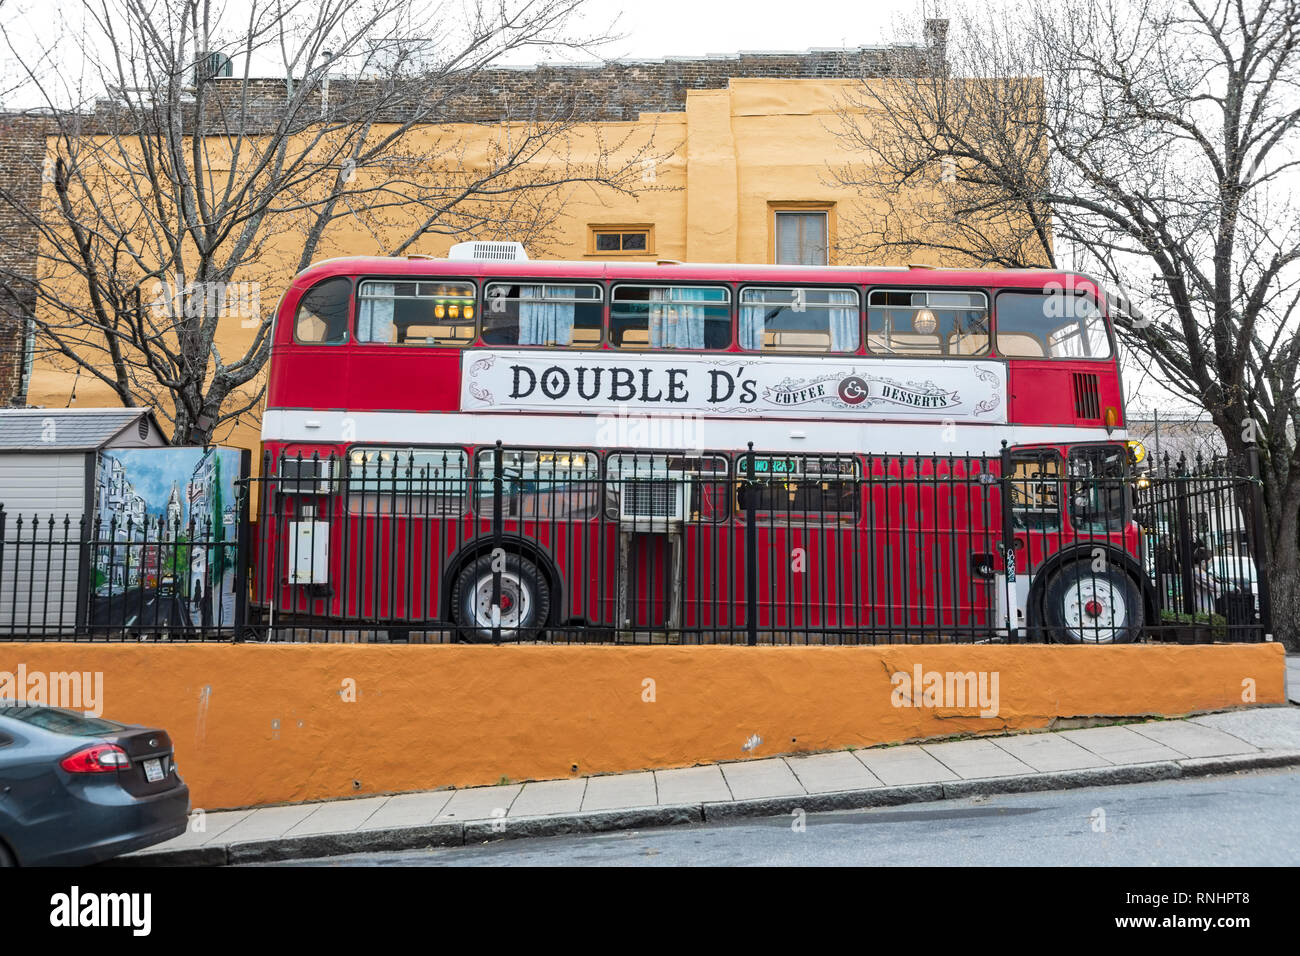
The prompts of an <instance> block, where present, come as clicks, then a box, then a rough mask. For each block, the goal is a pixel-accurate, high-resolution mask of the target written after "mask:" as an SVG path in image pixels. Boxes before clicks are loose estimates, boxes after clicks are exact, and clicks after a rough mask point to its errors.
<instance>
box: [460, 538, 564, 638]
mask: <svg viewBox="0 0 1300 956" xmlns="http://www.w3.org/2000/svg"><path fill="white" fill-rule="evenodd" d="M491 589H492V555H490V554H485V555H482V556H480V557H478V558H476V559H475V560H473V561H471V562H470V563H469V564H467V565H465V567H463V568H462V569H461V571H460V573H459V574H458V575H456V582H455V584H453V585H452V589H451V617H452V620H453V621H455V623H456V631H457V633H458V634H459V635H460V638H461V640H463V641H469V642H470V643H472V644H489V643H491V642H492V636H493V635H492V625H491V593H492V591H491ZM550 613H551V589H550V586H549V585H548V584H547V581H546V576H545V575H544V574H542V572H541V571H539V570H538V568H537V566H536V565H535V564H533V563H532V562H531V561H529V560H528V559H527V558H525V557H522V556H520V555H517V554H507V555H505V557H504V560H503V565H502V570H501V615H500V622H501V628H500V630H501V640H502V641H532V640H536V639H537V637H538V635H540V634H541V632H542V628H543V627H545V626H546V621H547V618H548V617H549V616H550Z"/></svg>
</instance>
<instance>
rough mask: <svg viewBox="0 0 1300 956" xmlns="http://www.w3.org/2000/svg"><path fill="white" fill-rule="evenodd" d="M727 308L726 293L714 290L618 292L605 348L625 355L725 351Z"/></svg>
mask: <svg viewBox="0 0 1300 956" xmlns="http://www.w3.org/2000/svg"><path fill="white" fill-rule="evenodd" d="M730 302H731V293H730V291H729V290H728V289H726V288H723V287H719V286H619V287H617V288H616V289H615V290H614V302H613V307H612V309H611V310H610V323H609V335H610V342H611V343H613V344H614V345H615V346H617V347H619V348H625V349H636V348H641V349H644V348H652V349H701V350H714V349H725V348H726V347H727V346H728V345H730V344H731V306H730Z"/></svg>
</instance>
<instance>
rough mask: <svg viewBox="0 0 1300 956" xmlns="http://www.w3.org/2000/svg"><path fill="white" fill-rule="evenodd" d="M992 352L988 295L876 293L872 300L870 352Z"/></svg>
mask: <svg viewBox="0 0 1300 956" xmlns="http://www.w3.org/2000/svg"><path fill="white" fill-rule="evenodd" d="M988 350H989V309H988V299H987V298H986V297H985V295H984V293H982V292H946V291H945V292H933V291H922V290H913V289H875V290H874V291H872V293H871V297H870V299H868V307H867V351H869V352H875V353H879V354H885V355H917V356H926V355H930V356H956V355H982V354H984V353H985V352H987V351H988Z"/></svg>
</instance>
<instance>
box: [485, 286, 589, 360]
mask: <svg viewBox="0 0 1300 956" xmlns="http://www.w3.org/2000/svg"><path fill="white" fill-rule="evenodd" d="M601 300H602V291H601V288H600V286H598V285H580V284H571V283H564V284H560V285H551V284H549V283H541V282H539V283H537V284H536V285H529V284H514V283H509V282H492V283H489V284H488V286H487V288H486V289H485V290H484V292H483V322H482V324H483V341H484V342H485V343H486V344H488V345H550V346H569V347H572V348H592V349H594V348H599V347H600V327H601V324H602V322H603V320H604V314H603V313H604V309H603V306H602V303H601Z"/></svg>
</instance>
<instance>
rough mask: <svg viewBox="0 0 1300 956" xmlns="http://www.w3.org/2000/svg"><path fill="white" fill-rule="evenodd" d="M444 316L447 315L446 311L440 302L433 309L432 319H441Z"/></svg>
mask: <svg viewBox="0 0 1300 956" xmlns="http://www.w3.org/2000/svg"><path fill="white" fill-rule="evenodd" d="M446 314H447V310H446V309H445V308H443V305H442V303H441V302H439V303H438V304H437V305H435V306H434V307H433V317H434V318H435V319H441V318H442V317H443V316H444V315H446Z"/></svg>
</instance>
